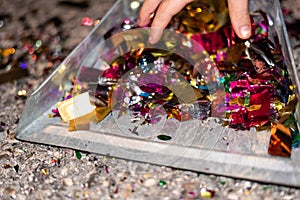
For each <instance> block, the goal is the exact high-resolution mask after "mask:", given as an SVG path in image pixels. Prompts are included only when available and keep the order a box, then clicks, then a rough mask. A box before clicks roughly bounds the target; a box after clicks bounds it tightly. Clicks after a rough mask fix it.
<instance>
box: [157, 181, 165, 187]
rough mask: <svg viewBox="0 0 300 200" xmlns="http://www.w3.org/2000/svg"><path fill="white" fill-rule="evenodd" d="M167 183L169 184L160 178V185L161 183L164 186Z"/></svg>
mask: <svg viewBox="0 0 300 200" xmlns="http://www.w3.org/2000/svg"><path fill="white" fill-rule="evenodd" d="M166 184H167V182H166V181H164V180H160V181H159V182H158V185H159V186H164V185H166Z"/></svg>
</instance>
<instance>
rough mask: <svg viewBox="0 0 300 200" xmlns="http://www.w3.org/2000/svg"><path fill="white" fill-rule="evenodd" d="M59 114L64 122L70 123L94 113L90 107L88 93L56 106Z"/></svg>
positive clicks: (93, 107)
mask: <svg viewBox="0 0 300 200" xmlns="http://www.w3.org/2000/svg"><path fill="white" fill-rule="evenodd" d="M56 106H57V108H58V111H59V114H60V116H61V118H62V120H63V121H64V122H66V121H70V120H73V119H76V118H79V117H82V116H84V115H87V114H89V113H91V112H93V111H94V109H95V108H96V107H95V106H93V105H91V103H90V98H89V93H88V92H85V93H82V94H80V95H78V96H75V97H73V98H70V99H68V100H65V101H62V102H58V103H57V104H56Z"/></svg>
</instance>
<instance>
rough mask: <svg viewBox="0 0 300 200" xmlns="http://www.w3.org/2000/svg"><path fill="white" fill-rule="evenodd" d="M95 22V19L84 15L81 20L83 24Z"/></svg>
mask: <svg viewBox="0 0 300 200" xmlns="http://www.w3.org/2000/svg"><path fill="white" fill-rule="evenodd" d="M93 24H94V22H93V20H92V19H91V18H89V17H84V18H82V20H81V25H83V26H92V25H93Z"/></svg>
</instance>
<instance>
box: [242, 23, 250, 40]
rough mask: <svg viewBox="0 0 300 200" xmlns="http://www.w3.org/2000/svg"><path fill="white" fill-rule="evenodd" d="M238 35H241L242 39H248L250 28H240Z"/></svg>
mask: <svg viewBox="0 0 300 200" xmlns="http://www.w3.org/2000/svg"><path fill="white" fill-rule="evenodd" d="M240 33H241V35H242V37H243V38H248V37H250V35H251V28H250V26H242V27H241V28H240Z"/></svg>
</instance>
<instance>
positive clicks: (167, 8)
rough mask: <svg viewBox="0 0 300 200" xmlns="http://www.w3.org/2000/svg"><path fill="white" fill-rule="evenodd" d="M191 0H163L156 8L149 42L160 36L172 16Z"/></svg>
mask: <svg viewBox="0 0 300 200" xmlns="http://www.w3.org/2000/svg"><path fill="white" fill-rule="evenodd" d="M192 1H193V0H163V1H162V2H161V4H160V5H159V8H158V9H157V12H156V15H155V17H154V19H153V22H152V25H151V27H152V29H151V32H150V37H149V42H150V43H152V44H155V43H157V42H158V41H159V39H160V38H161V35H162V32H163V29H164V28H165V27H166V26H167V25H168V23H169V22H170V20H171V19H172V17H173V16H174V15H175V14H177V13H178V12H179V11H180V10H181V9H182V8H183V7H184V6H185V5H186V4H188V3H190V2H192Z"/></svg>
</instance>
